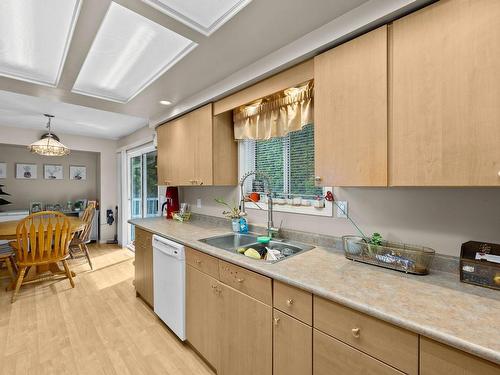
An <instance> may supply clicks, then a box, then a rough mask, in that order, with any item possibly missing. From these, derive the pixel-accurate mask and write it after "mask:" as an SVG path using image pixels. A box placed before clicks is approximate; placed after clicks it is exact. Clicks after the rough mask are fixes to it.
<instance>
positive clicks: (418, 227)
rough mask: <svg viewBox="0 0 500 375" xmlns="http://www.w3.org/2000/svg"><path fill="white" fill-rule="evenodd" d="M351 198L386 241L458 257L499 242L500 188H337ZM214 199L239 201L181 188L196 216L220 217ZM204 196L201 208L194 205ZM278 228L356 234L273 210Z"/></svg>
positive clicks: (367, 226)
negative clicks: (468, 244)
mask: <svg viewBox="0 0 500 375" xmlns="http://www.w3.org/2000/svg"><path fill="white" fill-rule="evenodd" d="M334 193H335V195H336V196H337V198H338V199H340V200H347V201H348V204H349V214H350V216H351V217H352V218H353V219H354V220H355V222H356V223H357V224H358V225H359V226H360V228H361V229H362V230H363V231H364V232H365V234H371V233H373V232H379V233H381V234H382V236H383V237H384V238H386V239H388V240H395V241H402V242H406V243H411V244H416V245H424V246H429V247H432V248H434V249H435V250H436V251H437V252H438V253H441V254H447V255H453V256H459V255H460V245H461V244H462V243H463V242H465V241H469V240H478V241H487V242H494V243H500V189H494V188H491V189H444V188H376V189H375V188H349V189H335V191H334ZM215 197H224V198H225V199H226V200H227V201H229V202H231V201H232V200H236V202H237V201H238V189H237V188H232V187H229V188H228V187H186V188H182V200H183V201H184V202H187V203H189V204H190V205H191V209H192V211H193V212H198V213H203V214H208V215H216V216H222V215H221V212H222V207H221V206H220V205H218V204H216V203H215V202H214V198H215ZM197 198H201V200H202V208H201V209H200V208H197V207H196V199H197ZM248 212H249V220H250V221H251V222H254V223H256V224H261V225H265V224H266V218H267V216H266V215H267V213H266V212H262V211H260V212H259V211H255V210H248ZM274 216H275V219H274V221H275V225H276V226H278V225H279V224H280V222H281V221H282V220H283V227H284V228H288V229H297V230H301V231H308V232H313V233H321V234H328V235H334V236H342V235H345V234H355V233H356V231H355V228H354V227H353V226H352V225H351V224H350V223H349V222H348V221H347V220H346V219H337V218H332V217H319V216H307V215H298V214H286V213H281V212H275V215H274Z"/></svg>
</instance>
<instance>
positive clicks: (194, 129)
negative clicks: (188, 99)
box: [186, 104, 213, 185]
mask: <svg viewBox="0 0 500 375" xmlns="http://www.w3.org/2000/svg"><path fill="white" fill-rule="evenodd" d="M187 117H188V121H189V128H190V132H189V133H190V134H189V144H187V145H186V148H189V149H190V151H191V152H192V153H193V154H194V165H193V167H194V172H193V177H192V183H191V184H194V185H212V184H213V163H212V160H213V155H212V153H213V148H212V145H213V139H212V137H213V134H212V119H213V117H212V104H207V105H206V106H204V107H201V108H199V109H197V110H195V111H193V112H191V113H189V114H188V115H187Z"/></svg>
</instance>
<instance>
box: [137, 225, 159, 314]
mask: <svg viewBox="0 0 500 375" xmlns="http://www.w3.org/2000/svg"><path fill="white" fill-rule="evenodd" d="M152 238H153V235H152V234H151V233H150V232H147V231H145V230H143V229H141V228H137V227H135V261H134V267H135V278H134V284H135V291H136V293H137V294H138V295H140V296H141V298H142V299H143V300H144V301H145V302H146V303H148V304H149V306H153V302H154V294H153V245H152Z"/></svg>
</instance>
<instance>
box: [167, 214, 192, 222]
mask: <svg viewBox="0 0 500 375" xmlns="http://www.w3.org/2000/svg"><path fill="white" fill-rule="evenodd" d="M172 219H174V220H175V221H179V222H181V223H185V222H187V221H189V219H191V212H190V211H185V212H181V211H174V212H172Z"/></svg>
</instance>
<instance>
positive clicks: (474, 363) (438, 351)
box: [420, 337, 500, 375]
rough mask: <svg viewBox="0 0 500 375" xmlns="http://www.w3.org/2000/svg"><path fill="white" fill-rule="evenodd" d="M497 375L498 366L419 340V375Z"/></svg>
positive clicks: (425, 339)
mask: <svg viewBox="0 0 500 375" xmlns="http://www.w3.org/2000/svg"><path fill="white" fill-rule="evenodd" d="M442 374H454V375H499V374H500V366H498V365H495V364H494V363H491V362H486V361H484V360H482V359H480V358H477V357H474V356H472V355H470V354H467V353H464V352H461V351H459V350H456V349H453V348H450V347H449V346H446V345H443V344H440V343H438V342H436V341H433V340H430V339H427V338H425V337H421V338H420V375H442Z"/></svg>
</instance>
